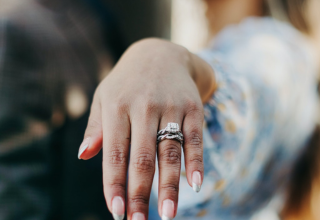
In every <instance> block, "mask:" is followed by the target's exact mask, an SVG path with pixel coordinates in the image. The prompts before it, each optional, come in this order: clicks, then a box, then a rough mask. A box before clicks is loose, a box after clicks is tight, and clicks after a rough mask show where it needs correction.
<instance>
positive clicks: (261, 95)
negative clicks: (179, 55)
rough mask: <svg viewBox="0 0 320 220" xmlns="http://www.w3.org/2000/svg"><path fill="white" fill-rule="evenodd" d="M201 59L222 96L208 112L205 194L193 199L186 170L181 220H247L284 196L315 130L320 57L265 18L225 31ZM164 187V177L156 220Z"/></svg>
mask: <svg viewBox="0 0 320 220" xmlns="http://www.w3.org/2000/svg"><path fill="white" fill-rule="evenodd" d="M199 56H200V57H202V58H203V59H204V60H206V61H207V62H208V63H209V64H210V65H211V66H212V68H213V69H214V71H215V76H216V80H217V83H218V89H217V91H216V92H215V93H214V94H213V96H212V98H211V100H210V101H209V102H208V103H207V104H205V106H204V108H205V121H206V125H205V127H204V163H205V176H204V182H203V185H202V189H201V191H200V193H198V194H196V193H195V192H193V190H192V188H191V187H190V186H189V184H188V183H187V180H186V176H185V170H184V168H182V172H181V178H180V193H179V208H178V214H177V217H176V218H175V219H184V220H188V219H190V220H191V219H203V220H212V219H215V220H233V219H237V220H241V219H243V220H247V219H250V218H251V216H252V215H253V214H254V213H255V212H256V211H258V210H259V209H261V208H262V207H264V206H265V205H266V204H267V203H268V202H269V201H270V199H271V198H272V197H273V196H275V194H276V193H277V192H278V191H279V188H280V186H281V184H282V183H284V182H285V180H286V178H287V176H288V174H289V172H290V168H291V166H292V164H293V163H294V161H295V159H296V157H297V156H298V155H299V153H300V151H301V150H302V149H303V147H304V145H305V143H306V142H307V140H308V138H309V137H310V135H311V133H312V131H313V129H314V127H315V124H316V111H317V102H318V101H317V100H318V97H317V91H316V88H317V83H316V82H317V80H316V75H317V72H318V70H317V65H316V61H315V55H314V53H313V51H312V49H311V47H310V45H309V43H308V42H307V40H306V39H305V38H304V36H303V35H302V34H300V33H299V32H298V31H297V30H295V29H294V28H293V27H291V26H290V25H289V24H287V23H282V22H280V21H277V20H274V19H272V18H269V17H265V18H248V19H246V20H244V21H243V22H242V23H241V24H238V25H233V26H229V27H227V28H225V29H224V30H223V31H222V32H221V33H220V34H219V35H218V36H217V37H216V38H215V40H214V42H213V43H212V45H211V46H210V47H209V48H207V49H206V50H204V51H202V52H201V53H200V54H199ZM182 167H183V166H182ZM157 185H158V174H156V176H155V180H154V186H153V195H152V198H151V208H150V219H158V214H157V190H158V189H157Z"/></svg>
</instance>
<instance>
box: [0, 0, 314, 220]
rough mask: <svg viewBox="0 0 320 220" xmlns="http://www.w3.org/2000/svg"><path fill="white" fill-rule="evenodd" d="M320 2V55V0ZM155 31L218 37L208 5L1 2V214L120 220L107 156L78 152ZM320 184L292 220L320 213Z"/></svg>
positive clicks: (185, 39) (196, 42)
mask: <svg viewBox="0 0 320 220" xmlns="http://www.w3.org/2000/svg"><path fill="white" fill-rule="evenodd" d="M312 1H313V2H312V4H311V5H310V6H309V7H308V9H307V14H308V16H309V17H310V18H309V19H310V21H312V24H313V39H312V40H313V41H314V43H315V45H317V46H318V47H319V50H318V51H319V54H320V24H319V21H320V18H319V14H320V13H319V12H320V1H319V0H312ZM146 37H160V38H164V39H168V40H172V41H173V42H175V43H177V44H181V45H183V46H185V47H186V48H188V49H189V50H191V51H193V52H198V51H200V50H201V49H203V48H204V47H206V46H207V45H208V43H209V41H211V40H212V39H211V34H210V30H209V28H208V22H207V18H206V7H205V4H204V2H202V1H201V0H173V1H170V0H148V1H145V0H101V1H100V0H23V1H20V0H0V220H9V219H10V220H11V219H68V220H70V219H71V220H72V219H77V220H78V219H79V220H99V219H112V217H111V215H110V213H109V212H108V211H107V209H106V207H105V202H104V198H103V190H102V170H101V154H99V155H98V156H97V157H96V158H94V159H92V160H90V161H80V160H78V159H77V158H76V156H77V152H78V147H79V146H80V143H81V141H82V137H83V134H84V129H85V127H86V122H87V119H88V112H89V106H90V103H91V101H92V96H93V93H94V91H95V88H96V86H97V84H98V83H99V81H100V80H101V79H102V78H103V77H104V76H105V75H106V74H107V73H108V72H109V71H110V69H111V68H112V66H113V65H114V64H115V62H116V61H117V60H118V59H119V57H120V56H121V54H122V53H123V52H124V50H125V49H126V48H127V47H128V46H129V45H130V44H132V43H133V42H135V41H137V40H139V39H142V38H146ZM319 57H320V56H319ZM319 61H320V59H319ZM312 183H313V184H312V190H311V194H310V195H306V197H305V198H306V203H305V204H306V205H305V207H303V211H301V213H300V214H301V216H297V215H295V216H292V215H290V213H289V214H286V215H285V216H284V219H288V220H289V219H290V220H293V219H304V220H305V219H310V220H312V219H320V211H319V209H320V208H319V207H320V205H319V204H320V181H319V178H318V177H315V178H313V179H312ZM306 216H307V217H306ZM310 216H312V217H310ZM261 219H263V217H262V218H261ZM265 219H267V218H265Z"/></svg>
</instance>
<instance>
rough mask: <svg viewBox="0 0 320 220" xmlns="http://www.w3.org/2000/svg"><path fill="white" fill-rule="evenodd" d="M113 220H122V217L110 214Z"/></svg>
mask: <svg viewBox="0 0 320 220" xmlns="http://www.w3.org/2000/svg"><path fill="white" fill-rule="evenodd" d="M112 216H113V219H114V220H123V219H124V215H117V214H112Z"/></svg>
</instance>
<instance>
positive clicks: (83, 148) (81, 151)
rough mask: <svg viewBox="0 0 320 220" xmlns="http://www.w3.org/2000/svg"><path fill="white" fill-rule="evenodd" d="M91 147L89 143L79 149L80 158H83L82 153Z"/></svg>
mask: <svg viewBox="0 0 320 220" xmlns="http://www.w3.org/2000/svg"><path fill="white" fill-rule="evenodd" d="M88 147H89V144H87V145H85V146H83V147H82V148H81V149H80V150H79V153H78V159H79V160H80V159H81V158H80V157H81V155H82V153H83V152H84V151H85V150H86V149H87V148H88Z"/></svg>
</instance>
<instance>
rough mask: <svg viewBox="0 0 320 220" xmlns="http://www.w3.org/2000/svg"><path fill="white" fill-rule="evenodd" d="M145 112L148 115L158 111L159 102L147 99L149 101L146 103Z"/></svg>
mask: <svg viewBox="0 0 320 220" xmlns="http://www.w3.org/2000/svg"><path fill="white" fill-rule="evenodd" d="M142 109H144V114H145V115H146V116H151V115H153V114H154V113H155V112H157V111H158V109H159V104H158V103H157V102H155V101H147V103H146V104H145V106H144V108H142Z"/></svg>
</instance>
